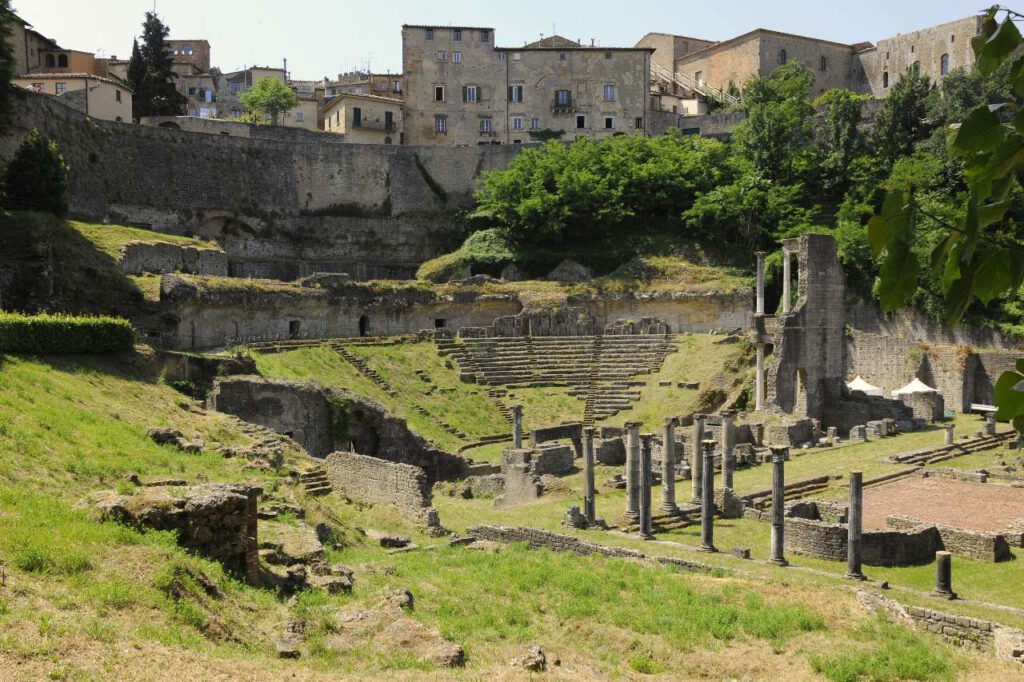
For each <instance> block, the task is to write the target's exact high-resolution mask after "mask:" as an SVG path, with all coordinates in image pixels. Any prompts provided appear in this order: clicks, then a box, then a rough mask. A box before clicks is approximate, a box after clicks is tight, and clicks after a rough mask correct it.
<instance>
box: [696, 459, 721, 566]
mask: <svg viewBox="0 0 1024 682" xmlns="http://www.w3.org/2000/svg"><path fill="white" fill-rule="evenodd" d="M701 445H702V446H703V448H704V466H703V467H702V469H703V471H702V474H703V477H704V485H703V489H702V490H701V493H702V495H701V500H700V551H702V552H717V551H718V550H717V549H716V548H715V441H713V440H706V441H703V442H702V443H701Z"/></svg>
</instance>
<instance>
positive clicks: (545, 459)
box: [533, 443, 576, 476]
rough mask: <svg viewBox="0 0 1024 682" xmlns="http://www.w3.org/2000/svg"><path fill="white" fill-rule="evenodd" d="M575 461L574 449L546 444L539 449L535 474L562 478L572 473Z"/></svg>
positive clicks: (555, 444)
mask: <svg viewBox="0 0 1024 682" xmlns="http://www.w3.org/2000/svg"><path fill="white" fill-rule="evenodd" d="M575 461H576V452H575V451H574V450H573V449H572V447H570V446H568V445H564V444H559V443H546V444H544V445H541V446H540V447H539V448H537V457H536V459H535V460H534V465H533V473H534V474H536V475H537V476H543V475H544V474H551V475H553V476H561V475H563V474H568V473H571V472H572V470H573V462H575Z"/></svg>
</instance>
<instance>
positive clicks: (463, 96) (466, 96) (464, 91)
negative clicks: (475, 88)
mask: <svg viewBox="0 0 1024 682" xmlns="http://www.w3.org/2000/svg"><path fill="white" fill-rule="evenodd" d="M468 90H469V88H467V87H466V86H465V85H463V86H462V101H463V102H467V101H469V99H468V97H469V96H468V95H467V94H466V93H467V92H468Z"/></svg>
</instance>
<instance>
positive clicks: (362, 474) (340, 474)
mask: <svg viewBox="0 0 1024 682" xmlns="http://www.w3.org/2000/svg"><path fill="white" fill-rule="evenodd" d="M324 468H325V469H326V471H327V477H328V478H329V479H330V480H331V485H333V486H334V487H335V488H336V489H338V490H340V491H342V492H343V493H344V494H345V495H347V496H349V497H351V498H353V499H356V500H362V501H365V502H380V503H383V504H389V505H392V506H394V507H395V508H396V509H398V511H399V512H401V513H402V514H404V515H406V516H410V517H412V518H414V519H417V520H420V521H423V522H425V523H426V524H427V525H428V526H435V527H436V526H438V525H439V523H438V516H437V510H436V509H434V508H433V507H432V506H431V499H432V493H431V486H430V482H429V480H428V478H427V473H426V472H425V471H424V470H423V469H421V468H419V467H417V466H412V465H410V464H397V463H395V462H388V461H386V460H383V459H379V458H377V457H367V456H365V455H356V454H353V453H350V452H332V453H331V454H329V455H327V457H326V459H324Z"/></svg>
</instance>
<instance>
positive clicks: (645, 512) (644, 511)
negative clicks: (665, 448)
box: [639, 433, 654, 540]
mask: <svg viewBox="0 0 1024 682" xmlns="http://www.w3.org/2000/svg"><path fill="white" fill-rule="evenodd" d="M653 439H654V434H653V433H645V434H643V435H642V436H640V500H639V501H640V537H641V538H643V539H644V540H652V539H654V535H653V534H651V483H652V482H653V478H654V476H653V472H652V471H651V441H652V440H653Z"/></svg>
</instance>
